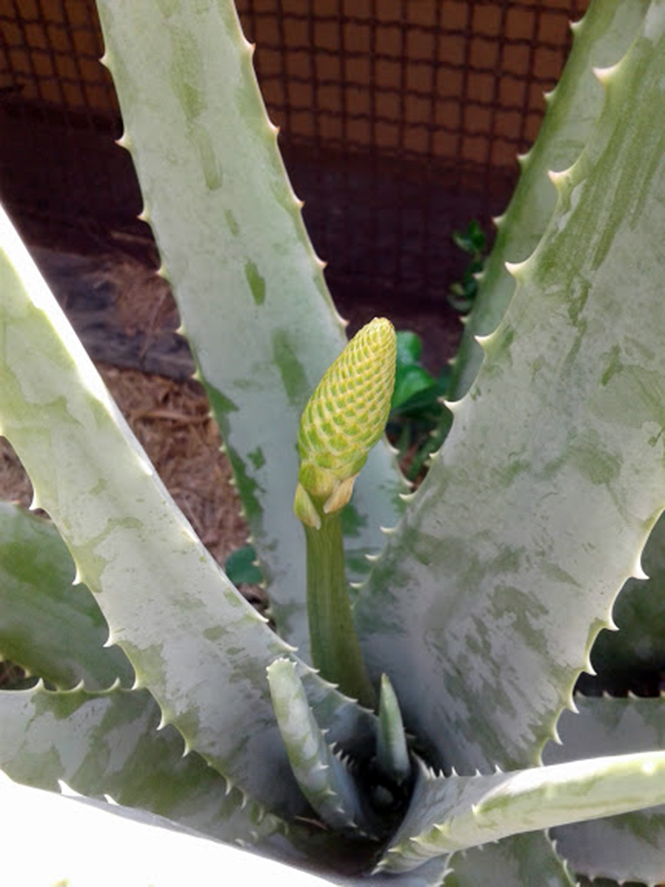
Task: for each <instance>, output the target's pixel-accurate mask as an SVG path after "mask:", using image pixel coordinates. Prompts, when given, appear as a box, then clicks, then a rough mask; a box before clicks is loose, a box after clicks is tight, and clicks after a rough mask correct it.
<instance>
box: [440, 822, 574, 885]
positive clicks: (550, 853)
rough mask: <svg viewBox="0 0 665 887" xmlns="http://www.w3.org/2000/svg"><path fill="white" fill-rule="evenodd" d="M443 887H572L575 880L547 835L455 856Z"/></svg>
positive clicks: (524, 837)
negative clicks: (480, 886) (487, 886)
mask: <svg viewBox="0 0 665 887" xmlns="http://www.w3.org/2000/svg"><path fill="white" fill-rule="evenodd" d="M450 865H451V868H452V874H450V875H449V876H448V877H447V878H446V880H445V882H444V887H479V885H485V884H487V885H490V884H491V885H493V887H532V885H533V887H535V885H538V887H573V885H574V883H575V882H574V880H573V879H572V878H571V877H570V876H569V874H568V872H567V871H566V868H565V865H564V864H563V863H562V862H561V860H560V859H559V857H558V856H557V855H556V853H555V851H554V848H553V847H552V844H551V842H550V841H549V840H548V838H547V835H546V834H545V833H544V832H530V833H527V834H524V835H515V836H514V837H512V838H506V839H505V840H503V841H500V842H499V843H498V844H487V845H486V846H485V847H474V848H473V849H472V850H467V851H466V852H464V853H456V854H455V855H454V856H453V857H452V859H451V862H450Z"/></svg>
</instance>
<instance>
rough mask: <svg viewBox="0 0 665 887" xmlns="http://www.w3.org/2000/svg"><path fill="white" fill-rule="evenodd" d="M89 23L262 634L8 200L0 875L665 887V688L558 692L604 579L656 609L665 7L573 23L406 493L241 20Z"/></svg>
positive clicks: (389, 347) (385, 332) (654, 0)
mask: <svg viewBox="0 0 665 887" xmlns="http://www.w3.org/2000/svg"><path fill="white" fill-rule="evenodd" d="M98 7H99V12H100V17H101V21H102V26H103V30H104V37H105V42H106V56H105V61H106V63H107V64H108V66H109V67H110V69H111V71H112V73H113V76H114V78H115V83H116V87H117V90H118V94H119V98H120V103H121V107H122V113H123V119H124V122H125V127H126V135H125V137H124V139H123V141H124V144H125V145H126V147H127V148H128V149H129V150H130V151H131V152H132V157H133V159H134V163H135V165H136V169H137V172H138V175H139V178H140V181H141V185H142V189H143V194H144V199H145V212H144V216H145V218H146V219H147V220H148V221H149V222H150V224H151V225H152V226H153V230H154V232H155V236H156V239H157V244H158V247H159V250H160V253H161V256H162V260H163V273H164V274H165V275H166V276H167V277H168V278H169V280H170V281H171V283H172V285H173V287H174V291H175V294H176V297H177V299H178V304H179V309H180V312H181V317H182V323H183V331H184V332H185V333H186V335H187V337H188V339H189V341H190V343H191V346H192V351H193V354H194V357H195V360H196V364H197V374H198V376H199V378H200V379H201V381H202V383H203V385H204V386H205V389H206V391H207V394H208V397H209V401H210V406H211V410H212V413H213V415H214V416H215V418H216V420H217V422H218V424H219V426H220V429H221V431H222V434H223V437H224V441H225V447H226V450H227V453H228V455H229V458H230V460H231V463H232V466H233V469H234V472H235V477H236V482H237V486H238V490H239V492H240V495H241V497H242V500H243V504H244V509H245V513H246V516H247V520H248V522H249V525H250V528H251V532H252V541H253V544H254V546H255V550H256V552H257V554H258V556H259V560H260V563H261V568H262V571H263V575H264V577H265V581H266V586H267V591H268V594H269V597H270V602H271V613H272V619H273V622H274V626H275V630H273V628H272V627H271V626H270V625H269V624H267V623H266V620H265V619H264V618H263V617H262V616H261V615H259V614H258V613H257V612H255V611H254V610H253V609H252V608H251V607H250V606H249V604H247V603H246V602H245V601H244V600H243V598H242V597H241V596H240V594H239V593H238V592H237V590H236V589H235V588H234V587H233V585H232V583H231V582H230V581H229V580H228V579H227V577H226V576H225V574H224V573H223V571H222V570H221V569H220V568H219V567H218V565H217V564H216V563H215V562H214V561H213V560H212V558H211V557H210V556H209V555H208V553H207V552H206V550H205V549H204V547H203V545H202V544H201V542H200V541H199V540H198V539H197V537H196V536H195V534H194V533H193V531H192V529H191V527H190V526H189V524H188V523H187V522H186V520H185V519H184V518H183V516H182V515H181V514H180V512H179V511H178V509H177V507H176V506H175V505H174V503H173V501H172V500H171V498H170V496H169V494H168V492H167V491H166V489H165V488H164V486H163V485H162V484H161V482H160V480H159V478H158V477H156V475H155V472H154V469H153V468H152V466H151V465H150V463H149V462H148V460H147V458H146V456H145V454H144V453H143V452H142V450H141V449H140V447H139V446H138V444H137V443H136V441H135V440H134V438H133V436H132V434H131V432H130V431H129V429H128V428H127V426H126V424H125V423H124V421H123V419H122V417H121V416H120V415H119V413H118V411H117V409H116V408H115V406H114V404H113V403H112V401H111V399H110V397H109V395H108V394H107V392H106V390H105V389H104V387H103V385H102V383H101V381H100V379H99V377H98V375H97V374H96V371H95V370H94V367H93V366H92V364H91V363H90V361H89V359H88V358H87V356H86V354H85V353H84V351H83V349H82V347H81V345H80V344H79V342H78V341H77V339H76V337H75V336H74V334H73V332H72V330H71V328H70V327H69V325H68V323H67V321H66V320H65V318H64V316H63V315H62V313H61V312H60V310H59V309H58V307H57V305H56V303H55V301H54V300H53V297H52V296H51V294H50V293H49V291H48V288H47V287H46V284H45V283H44V281H43V279H42V278H41V277H40V275H39V273H38V271H37V269H36V267H35V266H34V264H33V263H32V261H31V259H30V257H29V255H28V253H27V251H26V250H25V248H24V247H23V245H22V244H21V242H20V240H19V238H18V236H17V235H16V233H15V231H14V229H13V228H12V226H11V223H10V222H9V220H8V218H7V217H6V215H4V214H2V215H1V216H0V248H1V252H0V294H1V295H0V330H1V335H0V432H1V433H2V434H3V435H5V436H6V437H7V438H8V439H9V440H10V441H11V443H12V444H13V446H14V448H15V450H16V451H17V453H18V454H19V456H20V458H21V460H22V462H23V464H24V466H25V467H26V470H27V471H28V473H29V475H30V477H31V480H32V482H33V485H34V491H35V499H34V504H35V505H36V506H39V507H41V508H43V509H44V510H45V511H46V512H48V514H49V515H50V516H51V518H52V519H53V523H52V524H51V523H47V522H46V521H45V520H44V519H43V518H41V517H37V516H35V515H30V514H29V513H25V512H23V511H22V510H20V509H18V508H17V507H15V506H13V505H10V504H5V505H4V506H3V507H2V508H1V509H0V525H1V527H2V530H1V531H0V652H1V653H2V656H3V657H6V658H7V659H11V660H12V661H13V662H15V663H18V664H19V665H21V666H22V667H23V668H24V669H26V671H27V672H28V673H29V674H32V675H35V676H37V677H38V678H39V679H40V680H39V682H38V683H37V684H35V685H34V686H28V687H27V688H23V689H21V688H13V689H9V690H5V691H2V692H0V769H2V771H3V772H4V774H5V775H4V776H3V777H2V778H1V779H0V793H1V794H0V797H2V798H3V799H4V803H3V804H1V805H0V809H1V810H2V814H1V815H2V816H3V819H2V831H3V837H4V838H5V840H4V842H3V854H2V859H1V861H0V865H2V866H3V867H5V866H6V867H9V866H12V870H13V871H19V872H22V875H20V876H19V878H18V879H17V878H13V883H16V884H21V883H25V884H32V883H44V882H45V879H49V880H48V881H47V882H48V883H53V882H64V883H67V882H68V880H69V881H71V882H72V883H77V881H76V879H77V878H83V879H84V880H85V881H87V883H95V884H104V883H106V882H107V881H108V883H117V880H118V877H120V874H119V873H120V872H121V876H122V879H123V882H126V883H131V884H148V883H150V884H160V885H163V884H170V883H182V881H183V879H186V880H187V881H188V882H193V883H211V884H212V883H217V882H218V881H219V880H220V879H221V878H222V877H224V876H226V877H228V872H229V871H230V870H231V871H233V872H234V873H236V874H238V875H240V876H242V877H245V878H247V877H249V878H252V877H254V876H255V877H256V878H263V877H266V878H271V879H279V878H280V877H283V878H285V879H286V878H289V880H292V881H293V882H294V883H298V881H301V880H302V882H303V883H306V882H311V883H321V881H322V880H323V881H324V882H333V883H348V884H357V883H360V882H361V881H367V882H368V883H372V882H374V883H377V884H387V883H388V882H390V883H392V882H395V883H399V884H404V885H423V887H424V885H430V884H431V885H437V884H445V885H446V887H477V885H484V884H488V883H492V884H497V885H501V887H524V885H533V884H547V885H551V887H559V885H570V884H573V883H575V879H576V878H577V877H596V876H601V877H604V878H609V879H614V880H615V881H622V882H623V881H626V880H634V881H642V882H646V883H656V882H657V881H658V880H663V879H665V863H664V862H663V858H665V857H664V854H663V852H662V851H663V848H664V847H665V835H664V834H663V831H664V826H665V818H664V817H663V814H662V812H661V809H660V808H659V807H657V806H655V805H658V804H662V803H664V802H665V751H661V750H660V749H662V747H663V738H664V736H665V709H663V705H662V700H661V699H660V698H658V697H656V698H653V699H636V698H634V697H631V696H626V697H625V698H616V699H611V698H607V697H597V698H588V699H587V698H578V699H576V700H574V699H573V695H572V694H573V689H574V686H575V684H576V682H577V680H578V677H579V675H580V674H581V673H582V672H583V671H584V670H585V669H589V668H590V663H589V657H590V654H591V647H592V644H593V642H594V640H595V638H596V636H597V635H598V634H599V632H600V631H601V630H602V629H606V628H608V627H611V626H612V616H611V612H612V607H613V604H614V602H615V600H616V599H617V597H618V595H619V593H620V592H621V589H622V586H624V584H627V588H626V590H625V591H624V593H623V595H625V594H626V593H628V594H633V595H634V594H636V592H635V587H636V585H638V584H639V586H640V591H639V593H640V594H642V595H644V596H648V597H649V598H650V599H653V600H657V599H658V596H659V587H658V581H657V579H658V572H659V568H660V564H661V562H662V561H663V554H662V553H661V549H659V548H658V545H657V542H658V539H657V537H656V535H655V534H654V535H653V537H652V539H651V540H650V547H651V546H653V549H654V550H653V551H652V554H651V555H650V559H651V562H652V564H653V571H652V572H653V578H652V579H650V580H648V581H645V580H644V574H643V573H642V572H641V567H640V558H641V554H642V550H643V548H644V546H645V544H646V542H647V539H648V538H649V535H650V533H651V530H652V529H653V527H654V525H655V524H656V521H657V519H658V517H659V515H660V513H661V512H662V510H663V508H664V507H665V460H664V459H663V440H664V438H663V430H664V428H665V406H663V404H665V353H664V352H663V349H662V341H663V334H664V332H665V310H664V309H663V300H662V292H661V290H662V283H661V280H662V267H663V257H664V250H663V243H665V211H664V209H663V206H664V205H665V124H664V123H663V120H662V115H661V114H659V113H658V109H660V108H661V107H662V103H663V100H664V99H665V94H664V93H665V2H663V0H651V2H648V0H622V2H618V0H617V2H610V0H595V2H594V3H593V4H592V6H591V7H590V10H589V12H588V14H587V16H586V17H585V19H584V20H583V22H582V23H581V25H579V26H577V27H576V29H575V41H574V46H573V50H572V54H571V57H570V60H569V63H568V66H567V69H566V73H565V74H564V76H563V78H562V81H561V83H560V85H559V87H557V90H556V91H555V92H554V94H553V95H552V96H551V97H550V100H549V109H548V114H547V117H546V120H545V123H544V125H543V132H542V134H541V138H540V139H539V141H538V143H537V145H536V146H535V147H534V150H533V152H532V153H531V155H529V157H528V158H527V159H526V160H525V161H524V163H523V167H524V169H523V175H522V179H521V182H520V185H519V187H518V190H517V192H516V196H515V199H514V201H513V203H512V204H511V206H510V208H509V210H508V211H507V213H506V216H505V217H504V220H503V221H502V222H500V225H499V236H498V240H497V245H496V247H495V251H494V253H493V254H492V256H490V258H489V260H488V263H487V266H486V269H485V271H484V272H483V276H482V278H481V280H480V281H479V289H478V293H477V296H476V298H475V302H474V310H473V312H472V314H471V317H470V321H469V326H468V328H469V329H470V330H475V334H481V336H482V337H481V338H480V342H479V345H478V346H476V344H475V342H474V341H473V340H472V339H471V338H468V339H467V340H465V343H464V345H463V348H462V350H461V352H460V356H459V358H458V361H457V364H456V366H455V373H456V379H457V381H456V386H457V388H456V396H457V395H459V398H460V399H459V400H457V401H456V402H455V403H452V404H450V409H451V410H452V413H453V417H454V418H453V425H452V429H451V431H450V433H449V435H448V437H447V439H446V442H445V444H444V446H443V447H442V449H441V451H440V452H439V453H438V454H437V455H436V457H435V458H434V459H433V461H432V465H431V467H430V470H429V472H428V474H427V477H426V478H425V480H424V481H423V483H422V485H421V486H420V488H419V489H418V491H417V492H416V493H415V494H413V495H411V496H406V497H402V496H400V494H401V493H403V492H404V490H405V485H404V483H403V481H402V480H401V478H400V476H399V472H398V470H397V468H396V466H395V464H394V459H393V455H392V453H391V452H390V451H389V449H388V447H387V446H386V445H385V443H384V442H383V441H382V440H378V442H377V438H379V437H380V431H381V427H382V424H383V423H385V420H386V417H387V411H388V408H389V401H390V385H391V379H390V376H391V373H392V371H393V368H394V340H393V333H392V330H391V327H390V324H389V323H387V322H386V321H383V320H380V321H376V322H375V323H374V324H373V325H370V328H369V330H366V331H363V332H361V334H360V339H359V340H357V341H356V342H355V344H354V343H351V345H349V346H348V349H349V350H346V351H345V352H344V353H343V354H342V356H341V357H339V354H340V352H341V351H342V349H343V346H344V336H343V330H342V325H341V324H340V321H339V319H338V318H337V316H336V314H335V311H334V308H333V306H332V303H331V301H330V298H329V296H328V294H327V290H326V288H325V283H324V280H323V276H322V264H321V262H320V261H319V260H318V259H317V257H316V256H315V255H314V252H313V250H312V247H311V245H310V243H309V240H308V239H307V235H306V232H305V229H304V227H303V224H302V221H301V217H300V204H299V202H298V200H297V199H296V197H295V196H294V195H293V193H292V191H291V189H290V187H289V184H288V180H287V178H286V176H285V173H284V170H283V168H282V165H281V161H280V158H279V154H278V151H277V145H276V132H275V128H274V127H273V126H272V125H271V124H270V123H269V121H268V119H267V117H266V114H265V111H264V108H263V105H262V102H261V98H260V94H259V91H258V88H257V85H256V83H255V80H254V76H253V72H252V66H251V54H252V50H251V47H250V46H249V45H248V44H247V43H246V41H245V40H244V38H243V37H242V34H241V31H240V27H239V23H238V19H237V16H236V13H235V9H234V7H233V5H232V3H231V2H230V0H198V2H197V3H190V2H185V0H144V2H141V3H140V4H138V3H133V2H130V0H98ZM594 66H595V67H599V66H600V67H602V68H604V70H602V71H599V72H596V74H594V72H593V70H592V68H593V67H594ZM548 170H550V171H552V173H553V174H552V176H551V180H550V179H548V178H547V175H546V173H547V171H548ZM506 258H508V259H510V260H512V261H513V262H521V264H514V265H513V266H511V268H510V275H509V276H508V275H506V274H505V273H504V271H503V261H504V260H505V259H506ZM478 348H479V349H480V351H478ZM479 354H480V355H481V357H482V360H479V359H478V355H479ZM334 361H337V363H336V364H334ZM331 364H334V365H333V368H332V369H331V370H329V371H328V372H327V373H326V370H327V368H328V367H329V366H330V365H331ZM368 367H369V369H368ZM322 376H323V380H322V381H321V384H320V385H319V381H320V380H321V377H322ZM317 386H318V388H317ZM313 392H314V395H313V398H312V400H309V398H310V395H312V393H313ZM350 392H351V394H350ZM375 398H376V399H375ZM301 415H302V417H303V418H302V424H300V423H301ZM299 428H300V432H299ZM374 443H376V445H375V446H374V448H373V449H372V450H371V452H370V453H369V455H368V450H369V448H370V447H371V445H372V444H374ZM299 457H300V464H299ZM366 458H367V464H366V465H365V466H364V467H363V462H364V461H365V459H366ZM361 469H362V470H361ZM294 496H295V511H296V514H295V515H294V514H293V503H294ZM405 500H406V501H405ZM296 515H297V516H296ZM297 518H300V519H301V520H300V521H299V520H298V519H297ZM303 525H304V529H303ZM382 528H383V529H384V530H385V534H384V533H382ZM342 540H343V541H342ZM367 555H371V557H369V558H368V557H367ZM650 569H651V567H650ZM347 580H348V581H349V582H352V583H353V586H352V588H351V589H349V587H347ZM72 583H73V584H72ZM623 595H622V597H623ZM331 602H333V603H331ZM649 629H650V627H649V625H647V624H642V626H641V632H642V635H643V636H644V637H649ZM620 635H621V632H619V633H618V635H617V637H620ZM628 636H629V637H631V638H632V637H634V636H635V631H633V633H632V634H631V633H630V632H628ZM655 643H656V641H654V644H655ZM313 665H314V666H316V669H315V668H313V667H312V666H313ZM317 669H318V670H317ZM336 684H339V686H336ZM349 694H352V695H349ZM352 696H355V697H360V702H359V701H357V699H355V698H352ZM576 709H577V711H576ZM558 734H560V741H561V744H560V745H555V743H554V742H552V741H551V740H555V739H557V738H558ZM64 787H67V788H66V789H65V788H64ZM58 788H60V789H63V793H64V794H72V793H74V794H75V795H78V797H74V798H71V797H62V796H58V795H57V794H56V793H57V791H58ZM44 790H47V791H44ZM112 802H113V803H112ZM24 811H27V812H24ZM26 822H29V823H31V824H33V823H35V824H38V827H41V828H44V829H46V830H48V832H49V841H51V843H49V844H48V846H47V845H46V844H43V845H42V846H44V847H46V850H45V852H40V853H35V852H34V849H33V841H34V838H33V835H32V834H31V833H30V834H28V833H26ZM72 833H76V834H77V835H79V836H80V835H83V840H82V841H81V840H78V841H77V843H76V845H73V844H72V843H71V841H70V836H71V834H72ZM51 839H53V840H51ZM109 843H110V844H112V846H113V847H114V854H115V857H114V860H116V859H117V860H118V864H117V867H116V865H114V864H113V862H114V860H110V861H109V860H108V856H107V855H105V854H106V848H107V846H108V844H109ZM233 844H237V845H240V847H241V848H243V849H242V850H240V849H237V848H235V847H233V846H231V845H233ZM247 849H250V850H251V851H252V852H251V853H247V852H246V851H247ZM138 858H140V859H141V862H140V864H139V863H138V862H136V863H135V860H137V859H138ZM100 860H102V862H101V863H100ZM183 860H186V865H185V867H183ZM285 863H287V864H288V865H287V866H286V867H285ZM132 866H134V869H133V871H132V868H131V867H132ZM300 869H302V871H300ZM8 870H9V869H8ZM222 872H224V875H222V874H221V873H222ZM20 877H23V881H21V880H20ZM39 879H41V880H39ZM105 879H106V880H105Z"/></svg>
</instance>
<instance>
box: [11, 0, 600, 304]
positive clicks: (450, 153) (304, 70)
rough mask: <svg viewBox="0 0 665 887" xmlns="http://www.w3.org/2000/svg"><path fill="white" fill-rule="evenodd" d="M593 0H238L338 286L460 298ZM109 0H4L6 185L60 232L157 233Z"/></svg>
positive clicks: (29, 213) (17, 207) (351, 291)
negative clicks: (150, 220)
mask: <svg viewBox="0 0 665 887" xmlns="http://www.w3.org/2000/svg"><path fill="white" fill-rule="evenodd" d="M586 5H587V0H547V2H546V0H500V2H488V0H417V2H414V0H317V2H316V3H314V2H306V0H237V7H238V12H239V14H240V17H241V20H242V23H243V27H244V29H245V33H246V34H247V36H248V38H249V39H250V40H252V41H254V42H256V44H257V50H256V54H255V65H256V70H257V74H258V77H259V80H260V83H261V87H262V91H263V94H264V96H265V99H266V103H267V106H268V110H269V113H270V115H271V118H272V119H273V121H274V122H275V123H277V124H278V125H279V126H280V129H281V135H280V144H281V147H282V150H283V153H284V156H285V159H286V162H287V166H288V168H289V171H290V174H291V177H292V180H293V182H294V186H295V189H296V191H297V193H298V194H299V196H300V197H301V198H303V199H304V201H305V218H306V222H307V224H308V227H309V229H310V231H311V234H312V237H313V240H314V243H315V246H316V248H317V251H318V252H319V254H320V255H321V256H322V257H323V258H324V259H327V260H328V261H329V263H330V265H329V271H328V277H329V281H330V284H331V287H332V288H333V292H334V294H335V296H336V298H338V299H340V300H341V301H342V303H343V302H344V299H345V298H347V299H349V298H354V299H355V298H371V297H374V296H376V297H379V296H380V295H381V294H384V295H387V296H391V297H392V298H397V299H403V300H404V302H405V304H410V303H413V301H414V300H416V301H419V302H421V303H422V302H423V301H424V302H431V303H432V304H439V303H441V302H442V301H443V302H444V301H445V298H444V297H445V292H446V290H447V287H448V284H449V282H450V280H451V279H452V278H453V277H454V276H455V275H456V274H457V273H458V272H459V267H460V264H459V263H460V261H463V259H462V258H461V257H458V256H456V253H455V248H454V247H453V246H452V244H451V242H450V233H451V231H452V230H454V229H455V228H460V227H463V226H464V225H465V224H466V223H467V222H468V221H470V220H471V219H473V218H477V219H479V220H480V221H481V222H482V223H483V225H484V226H485V227H488V226H489V219H490V216H491V215H492V214H496V213H497V212H499V211H500V210H501V209H502V208H503V205H504V203H505V201H506V199H507V195H508V194H509V191H510V187H511V186H512V184H513V183H514V180H515V178H516V175H517V164H516V157H517V154H518V153H522V152H524V151H525V150H527V149H528V147H529V145H530V143H531V142H532V140H533V138H534V137H535V134H536V132H537V129H538V124H539V122H540V119H541V117H542V114H543V110H544V98H543V94H544V92H545V91H546V90H548V89H551V88H552V86H553V85H554V84H555V83H556V80H557V78H558V76H559V74H560V71H561V68H562V66H563V62H564V59H565V55H566V52H567V48H568V43H569V28H568V23H569V21H570V20H571V19H572V20H575V19H578V18H579V17H580V16H581V15H582V13H583V12H584V9H585V7H586ZM102 51H103V45H102V39H101V35H100V31H99V25H98V20H97V16H96V11H95V4H94V0H0V115H1V117H0V120H1V123H2V138H1V139H0V197H1V198H2V199H3V201H4V202H5V203H6V204H7V205H8V206H9V207H10V209H11V210H12V211H13V214H14V216H15V217H16V218H17V220H18V221H19V224H21V225H22V226H23V227H24V229H25V228H26V227H27V228H30V227H31V226H33V229H34V230H37V228H35V227H34V226H37V227H38V228H39V230H40V231H41V232H47V236H50V237H55V236H56V235H57V236H60V235H62V232H63V231H72V232H79V233H82V232H86V233H87V234H88V235H94V236H95V237H97V238H99V239H101V240H103V239H104V238H105V237H107V236H108V235H109V232H111V233H113V232H116V233H117V232H118V231H129V232H136V233H138V234H146V233H147V232H145V231H143V228H142V223H139V222H137V221H136V215H137V213H138V212H139V211H140V208H141V199H140V194H139V191H138V186H137V183H136V180H135V177H134V173H133V169H132V166H131V161H130V159H129V156H128V155H127V154H126V153H125V152H124V151H123V150H122V149H120V148H118V147H117V146H116V145H115V143H114V139H116V138H118V137H119V136H120V134H121V131H122V124H121V121H120V115H119V111H118V106H117V101H116V98H115V93H114V91H113V85H112V82H111V80H110V77H109V75H108V73H107V72H106V70H105V69H104V68H103V66H102V65H101V64H99V61H98V59H99V57H100V55H101V54H102Z"/></svg>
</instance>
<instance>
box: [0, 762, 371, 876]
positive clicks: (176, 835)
mask: <svg viewBox="0 0 665 887" xmlns="http://www.w3.org/2000/svg"><path fill="white" fill-rule="evenodd" d="M0 831H1V832H2V836H3V841H2V866H3V871H4V872H5V873H11V885H12V887H43V885H58V887H60V885H65V884H66V885H71V887H78V885H92V884H94V885H95V887H117V885H118V883H122V885H123V887H146V885H148V884H149V885H150V887H182V885H183V884H193V883H195V884H196V885H197V887H219V884H220V883H224V884H240V883H247V884H270V885H271V887H321V885H330V884H331V883H332V884H334V883H338V881H337V879H335V880H333V881H331V880H329V879H328V878H326V877H324V876H317V875H315V874H312V873H311V872H303V871H299V870H297V869H294V868H292V867H291V866H286V865H284V864H283V863H278V862H275V861H273V860H270V859H265V858H263V857H261V856H256V855H254V854H252V853H247V852H245V851H244V850H240V849H238V848H237V847H232V846H230V845H228V844H222V843H220V842H217V841H213V840H211V839H209V838H207V837H206V836H204V835H200V834H197V833H196V832H192V831H188V830H185V829H184V828H182V827H179V826H177V825H175V824H174V823H172V822H170V821H169V820H168V819H165V818H163V817H161V816H156V815H155V814H154V813H148V812H146V811H142V810H133V809H128V808H127V807H122V806H112V805H109V804H104V803H100V802H98V801H90V800H88V799H87V798H78V797H62V796H61V795H56V794H54V793H53V792H46V791H41V790H40V789H36V788H29V787H26V786H23V785H19V784H17V783H15V782H12V780H10V779H9V778H8V777H7V776H5V775H3V774H2V773H0ZM36 836H38V837H36ZM350 883H353V881H350Z"/></svg>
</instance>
